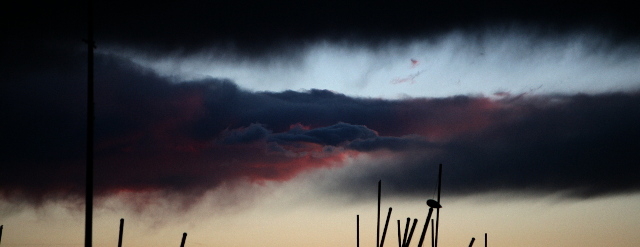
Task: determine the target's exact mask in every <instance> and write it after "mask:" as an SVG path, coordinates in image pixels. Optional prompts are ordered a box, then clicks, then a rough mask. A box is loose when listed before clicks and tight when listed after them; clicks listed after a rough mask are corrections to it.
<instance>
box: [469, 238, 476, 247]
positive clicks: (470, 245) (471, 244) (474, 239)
mask: <svg viewBox="0 0 640 247" xmlns="http://www.w3.org/2000/svg"><path fill="white" fill-rule="evenodd" d="M473 241H476V238H471V243H469V247H472V246H473Z"/></svg>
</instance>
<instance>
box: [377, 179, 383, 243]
mask: <svg viewBox="0 0 640 247" xmlns="http://www.w3.org/2000/svg"><path fill="white" fill-rule="evenodd" d="M381 187H382V180H379V181H378V227H377V228H376V229H377V232H376V247H380V191H381Z"/></svg>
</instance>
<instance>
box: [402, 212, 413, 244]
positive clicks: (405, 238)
mask: <svg viewBox="0 0 640 247" xmlns="http://www.w3.org/2000/svg"><path fill="white" fill-rule="evenodd" d="M409 223H411V218H407V224H406V225H405V226H404V236H402V247H404V244H406V243H407V235H408V234H409Z"/></svg>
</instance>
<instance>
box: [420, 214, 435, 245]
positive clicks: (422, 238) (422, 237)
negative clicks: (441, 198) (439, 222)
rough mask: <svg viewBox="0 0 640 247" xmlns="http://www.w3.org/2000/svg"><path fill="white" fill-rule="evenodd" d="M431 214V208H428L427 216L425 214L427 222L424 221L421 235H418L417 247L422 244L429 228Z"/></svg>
mask: <svg viewBox="0 0 640 247" xmlns="http://www.w3.org/2000/svg"><path fill="white" fill-rule="evenodd" d="M432 213H433V208H429V214H427V220H425V221H424V227H423V228H422V234H421V235H420V242H418V247H422V243H424V236H425V234H427V228H429V222H430V221H431V214H432Z"/></svg>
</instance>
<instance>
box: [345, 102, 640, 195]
mask: <svg viewBox="0 0 640 247" xmlns="http://www.w3.org/2000/svg"><path fill="white" fill-rule="evenodd" d="M639 106H640V95H638V94H637V93H634V94H624V93H612V94H601V95H574V96H548V97H536V98H530V99H527V100H521V101H518V102H517V103H516V104H514V105H510V106H509V107H508V108H505V109H503V110H501V111H503V112H502V113H501V114H504V115H503V116H504V117H508V116H509V115H511V116H512V117H509V119H510V120H508V121H502V122H497V123H495V124H490V125H489V126H488V127H487V128H484V129H482V130H480V131H475V132H473V133H468V134H465V135H460V136H457V137H455V138H453V139H451V140H449V141H446V142H443V143H439V145H438V146H425V148H424V149H422V153H421V152H414V153H413V154H412V155H409V156H405V157H404V158H400V159H399V160H396V161H393V162H392V163H400V164H402V166H396V165H392V166H391V167H393V168H389V167H383V168H382V169H381V170H378V171H371V172H370V173H369V172H367V173H365V175H363V174H360V176H358V178H360V179H361V180H360V179H358V180H356V181H355V182H354V181H353V180H349V181H346V180H345V182H353V183H354V184H350V186H342V187H343V188H351V189H353V188H360V187H359V186H357V185H359V184H366V182H369V183H370V181H375V180H376V179H382V180H383V181H384V183H385V184H386V185H388V186H389V187H390V188H391V190H393V191H392V192H391V193H395V194H412V195H422V196H428V195H431V193H432V191H433V189H434V185H435V182H434V181H435V179H437V164H439V163H442V164H443V165H444V175H443V177H444V178H443V187H444V188H443V189H444V190H446V193H448V194H450V195H451V194H454V195H464V194H469V193H482V192H496V191H509V192H518V193H543V194H544V193H556V192H562V193H566V195H569V196H570V197H580V198H586V197H592V196H599V195H606V194H616V193H627V192H637V191H638V189H640V183H638V180H637V178H636V175H637V174H640V165H638V160H639V159H640V154H639V153H638V152H637V151H638V150H639V149H640V131H639V130H638V128H637V127H636V126H637V125H638V124H640V107H639ZM387 149H389V148H387ZM433 150H435V151H436V152H430V153H429V154H425V153H424V151H433ZM353 185H356V186H353ZM338 186H340V185H338ZM349 193H351V192H349Z"/></svg>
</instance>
